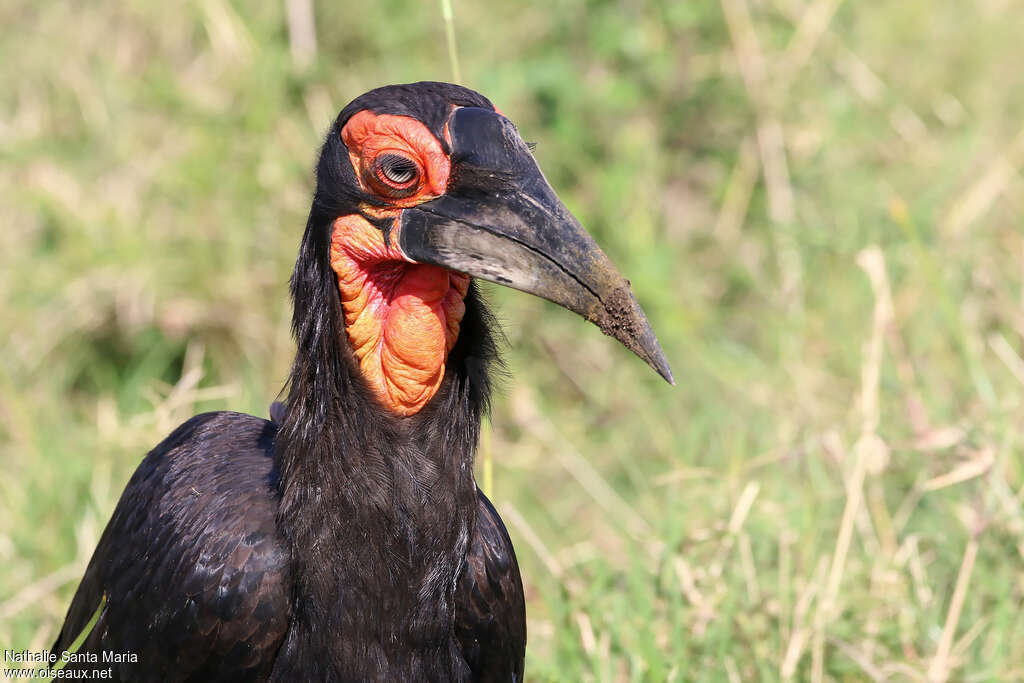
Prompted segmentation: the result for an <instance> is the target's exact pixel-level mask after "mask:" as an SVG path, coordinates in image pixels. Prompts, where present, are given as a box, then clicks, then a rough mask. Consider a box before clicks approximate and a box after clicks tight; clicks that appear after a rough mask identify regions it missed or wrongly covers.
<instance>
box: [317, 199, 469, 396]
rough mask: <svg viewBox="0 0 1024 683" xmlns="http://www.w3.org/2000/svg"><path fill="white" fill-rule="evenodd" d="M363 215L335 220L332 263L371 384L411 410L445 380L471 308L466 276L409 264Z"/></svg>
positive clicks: (352, 340) (354, 343)
mask: <svg viewBox="0 0 1024 683" xmlns="http://www.w3.org/2000/svg"><path fill="white" fill-rule="evenodd" d="M394 239H395V238H394V236H392V244H391V245H385V244H384V236H383V235H382V234H381V232H380V230H378V229H377V228H375V227H374V226H373V225H372V224H371V223H370V222H369V221H367V220H366V219H365V218H363V217H362V216H358V215H352V216H342V217H341V218H338V219H337V220H336V221H335V222H334V231H333V234H332V236H331V267H332V268H333V270H334V272H335V274H336V275H337V277H338V289H339V290H340V292H341V306H342V309H343V310H344V312H345V331H346V333H347V334H348V340H349V343H350V344H351V345H352V350H353V351H354V352H355V355H356V358H357V359H358V360H359V368H360V370H361V371H362V373H363V378H364V379H365V380H366V383H367V385H369V387H370V388H371V389H372V390H373V392H374V394H376V396H377V400H379V401H380V402H381V403H382V404H383V405H384V406H386V407H387V408H388V409H390V410H391V411H392V412H394V413H396V414H398V415H413V414H415V413H417V412H419V411H420V409H421V408H423V406H425V405H426V404H427V402H428V401H430V399H431V398H433V396H434V394H435V393H437V390H438V388H439V387H440V386H441V380H442V379H444V370H445V363H446V361H447V359H448V353H449V352H450V351H451V350H452V347H454V346H455V341H456V339H457V338H458V336H459V324H460V323H461V322H462V316H463V314H464V313H465V312H466V306H465V303H464V301H463V299H464V298H465V296H466V291H467V289H468V288H469V276H468V275H464V274H462V273H456V272H453V271H450V270H446V269H445V268H440V267H438V266H431V265H425V264H419V263H410V262H409V261H407V260H405V258H404V257H403V256H402V254H401V252H399V251H398V249H397V248H395V246H394Z"/></svg>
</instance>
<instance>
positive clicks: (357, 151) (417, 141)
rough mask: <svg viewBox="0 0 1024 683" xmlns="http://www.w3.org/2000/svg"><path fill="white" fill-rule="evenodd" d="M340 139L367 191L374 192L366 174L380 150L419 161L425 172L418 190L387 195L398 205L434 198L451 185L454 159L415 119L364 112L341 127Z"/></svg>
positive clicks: (394, 204)
mask: <svg viewBox="0 0 1024 683" xmlns="http://www.w3.org/2000/svg"><path fill="white" fill-rule="evenodd" d="M341 139H342V141H343V142H344V143H345V147H347V148H348V156H349V159H350V160H351V162H352V168H354V169H356V177H357V178H358V180H359V184H360V186H361V187H362V188H363V189H364V190H366V191H367V192H371V193H372V192H373V188H371V187H367V186H366V184H365V181H364V180H363V173H364V172H365V171H368V170H371V169H372V166H373V161H374V159H376V158H377V156H378V155H380V154H381V153H383V152H391V153H394V154H401V155H403V156H407V157H409V158H411V159H413V160H414V161H415V162H416V163H417V164H419V167H420V169H421V170H422V171H423V177H422V178H421V179H420V186H419V189H418V190H417V191H416V192H415V193H414V194H412V195H410V196H408V197H403V198H401V199H391V198H385V199H387V201H388V202H389V203H390V204H391V205H392V206H393V207H395V208H406V207H410V206H416V205H417V204H420V203H422V202H425V201H429V200H431V199H435V198H437V197H440V196H441V195H442V194H444V192H445V190H446V189H447V188H448V176H449V174H450V173H451V162H450V161H449V160H448V156H447V155H446V154H445V153H444V150H443V149H441V143H440V142H438V140H437V138H436V137H434V134H433V133H431V132H430V131H429V130H428V129H427V127H426V126H425V125H423V124H422V123H421V122H419V121H417V120H416V119H414V118H411V117H409V116H396V115H394V114H374V113H373V112H372V111H361V112H359V113H358V114H356V115H355V116H353V117H352V118H350V119H349V120H348V123H346V124H345V127H344V128H342V129H341ZM371 172H372V171H371Z"/></svg>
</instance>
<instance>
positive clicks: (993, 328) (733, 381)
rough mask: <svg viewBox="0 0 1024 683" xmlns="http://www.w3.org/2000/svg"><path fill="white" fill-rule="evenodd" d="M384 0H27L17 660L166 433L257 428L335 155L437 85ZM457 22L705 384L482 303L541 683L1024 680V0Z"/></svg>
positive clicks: (1, 338) (2, 277)
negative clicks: (223, 417)
mask: <svg viewBox="0 0 1024 683" xmlns="http://www.w3.org/2000/svg"><path fill="white" fill-rule="evenodd" d="M358 5H360V6H353V7H345V8H342V7H341V3H328V2H316V3H315V8H314V13H313V17H314V22H315V33H314V34H313V35H314V36H315V45H314V43H313V42H311V40H310V37H309V34H308V32H303V31H302V30H301V29H302V26H303V22H302V21H301V10H302V8H303V7H304V3H303V2H302V1H301V0H290V1H289V2H284V3H283V2H280V1H269V0H267V1H257V2H245V3H243V2H235V1H233V0H231V1H229V0H191V1H188V2H183V3H167V2H152V1H147V2H137V3H113V2H91V3H80V2H70V1H62V0H55V1H53V2H37V1H34V0H5V2H3V3H2V4H0V24H2V25H3V26H4V27H5V29H4V31H3V32H2V34H0V197H2V201H0V225H2V229H0V300H2V301H3V305H2V314H0V345H2V347H0V464H2V467H3V475H4V476H3V477H0V648H15V649H22V648H30V649H37V650H38V649H42V648H44V647H46V646H48V645H49V644H50V643H51V642H52V640H53V638H54V636H55V634H56V633H57V631H58V630H59V625H60V623H61V620H62V619H63V614H64V611H65V609H66V607H67V604H68V601H69V600H70V597H71V595H72V593H73V591H74V588H75V586H76V585H77V580H78V578H79V577H80V575H81V572H82V570H83V568H84V566H85V563H86V562H87V561H88V558H89V556H90V553H91V551H92V548H93V547H94V545H95V543H96V541H97V539H98V536H99V534H100V532H101V531H102V528H103V526H104V524H105V523H106V520H107V519H108V518H109V516H110V514H111V512H112V510H113V507H114V505H115V503H116V501H117V497H118V495H119V492H120V490H121V489H122V487H123V485H124V484H125V482H126V481H127V479H128V477H129V476H130V474H131V472H132V471H133V469H134V467H135V466H136V464H137V463H138V462H139V460H140V458H141V457H142V455H143V454H144V453H145V452H146V451H147V450H148V449H149V448H151V447H152V446H153V445H155V444H156V443H157V442H158V441H159V440H160V439H161V438H163V436H165V435H166V434H167V433H168V432H169V431H170V430H171V429H172V428H173V427H174V426H176V425H177V424H178V423H180V422H181V421H183V420H184V419H186V418H187V417H188V416H190V415H192V414H193V413H195V412H197V411H202V410H211V409H220V408H231V409H234V410H243V411H248V412H252V413H255V414H257V415H265V414H266V408H267V405H268V404H269V402H270V401H271V400H272V399H273V398H274V396H275V395H276V393H277V391H278V390H279V388H280V386H281V384H282V382H283V380H284V378H285V373H286V369H287V367H288V363H289V361H290V359H291V355H292V349H293V347H292V342H291V340H290V339H289V334H288V316H289V302H288V299H287V292H286V282H287V278H288V275H289V273H290V268H291V265H292V263H293V261H294V257H295V253H296V248H297V245H298V241H299V238H300V236H301V231H302V228H303V225H304V220H305V215H306V212H307V211H308V204H309V197H310V192H311V187H312V178H311V171H310V169H311V167H312V163H313V158H314V154H315V151H316V149H317V148H318V145H319V143H320V140H321V136H322V134H323V132H324V131H325V130H326V128H327V126H328V124H329V122H330V120H331V119H332V117H333V116H334V115H335V114H336V113H337V111H338V110H339V109H340V108H341V107H342V106H343V105H344V104H345V103H346V102H347V101H348V100H350V99H351V98H353V97H354V96H356V95H358V94H359V93H361V92H363V91H365V90H367V89H369V88H371V87H375V86H378V85H381V84H385V83H390V82H403V81H411V80H419V79H449V78H451V73H452V72H451V67H450V63H449V59H448V52H447V45H446V39H445V24H444V21H443V19H442V13H441V9H440V7H439V6H438V5H435V4H433V3H418V2H408V3H405V2H379V3H365V4H363V3H358ZM289 8H290V9H291V10H292V11H293V12H294V11H296V10H299V12H298V14H293V18H292V21H291V28H292V31H291V32H290V31H289V19H288V16H289V15H288V9H289ZM454 10H455V12H454V29H455V35H456V39H457V46H458V51H459V55H460V65H461V71H462V76H463V81H464V83H465V84H467V85H469V86H471V87H473V88H475V89H478V90H480V91H481V92H483V93H485V94H487V95H488V96H489V97H490V98H491V99H492V100H493V101H494V102H495V103H497V104H498V106H499V107H500V108H501V109H502V110H503V111H504V112H506V113H507V114H508V115H509V116H510V117H511V118H512V119H513V120H514V121H516V123H517V124H518V126H519V128H520V131H521V132H522V133H523V136H524V137H525V138H526V139H528V140H531V141H536V142H537V143H538V147H537V151H536V155H537V157H538V159H539V161H540V163H541V166H542V167H543V168H544V169H545V171H546V173H547V175H548V177H549V179H550V180H551V182H552V184H553V185H554V187H555V188H556V189H557V190H558V191H559V192H560V194H561V195H562V197H563V199H564V200H565V201H566V203H567V204H568V205H569V207H570V208H571V209H572V210H573V211H574V212H575V213H576V214H577V216H578V217H579V218H580V219H581V221H582V222H583V223H584V225H586V226H588V228H589V229H590V230H591V232H592V233H594V235H595V236H596V237H597V239H598V241H599V242H600V243H601V244H602V245H603V246H604V247H605V249H606V251H607V252H608V253H609V254H610V255H611V256H612V258H613V260H615V261H616V263H617V264H618V265H619V266H620V268H621V270H622V271H623V272H624V273H625V274H626V275H627V277H629V278H630V279H631V280H632V281H633V286H634V289H635V291H636V293H637V296H638V297H639V299H640V300H641V303H642V304H643V305H644V306H645V308H646V309H647V311H648V313H649V316H650V318H651V321H652V323H653V325H654V327H655V329H656V331H657V332H658V334H659V337H660V339H661V341H662V344H663V346H664V348H665V351H666V353H667V355H668V357H669V359H670V361H671V362H672V365H673V369H674V371H675V375H676V377H677V380H678V383H679V385H678V386H677V387H675V388H671V387H668V386H667V385H665V384H664V383H662V382H661V380H660V379H658V378H657V377H656V376H655V375H654V374H653V373H652V372H650V370H648V369H647V368H646V367H645V366H644V365H643V364H642V363H640V362H639V361H637V360H636V359H635V358H632V357H631V356H630V355H629V354H628V353H627V352H625V351H624V350H623V349H622V348H619V347H618V346H617V345H616V344H615V343H613V342H612V341H611V340H609V339H608V338H605V337H603V336H602V335H601V334H599V333H598V332H597V330H595V329H594V328H592V327H590V326H588V325H587V324H585V323H584V322H582V321H581V320H578V319H576V318H575V317H574V316H572V315H570V314H568V313H565V312H564V311H561V310H560V309H557V308H556V307H554V306H552V305H549V304H546V303H545V302H542V301H540V300H537V299H533V298H531V297H528V296H525V295H522V294H519V293H516V292H510V291H505V290H500V289H498V288H489V290H488V291H489V293H490V295H491V299H492V300H493V301H494V302H495V303H496V305H497V308H498V311H499V313H500V316H501V318H502V319H503V320H504V321H505V331H506V333H507V336H508V340H509V344H508V347H507V349H506V353H505V355H506V358H507V360H508V363H509V367H510V370H511V377H510V378H509V379H508V380H507V381H506V382H505V384H504V386H503V390H502V392H501V394H500V397H499V399H498V401H497V405H496V409H495V414H494V416H493V420H492V425H493V426H492V428H491V430H490V432H489V438H488V440H487V442H486V443H485V448H486V449H487V450H488V451H489V452H490V453H491V455H492V459H493V482H492V483H491V484H490V486H489V488H490V490H489V491H488V493H489V494H490V495H491V498H492V499H493V500H495V502H496V503H497V505H498V507H499V509H500V511H501V513H502V515H503V516H504V519H505V521H506V524H507V525H508V526H509V529H510V532H511V535H512V538H513V541H514V542H515V544H516V547H517V549H518V554H519V558H520V562H521V565H522V569H523V575H524V580H525V583H526V588H527V594H528V600H529V605H528V613H529V631H530V642H529V652H528V663H527V671H528V677H529V678H530V679H531V680H668V679H672V680H709V681H718V680H729V681H747V680H758V679H763V680H777V679H796V680H813V681H821V680H837V681H838V680H842V681H846V680H865V679H873V680H944V679H951V680H969V681H989V680H999V681H1009V680H1024V645H1022V643H1024V610H1022V609H1021V606H1022V602H1024V508H1022V501H1024V460H1022V456H1021V454H1022V447H1024V444H1022V436H1024V431H1022V420H1021V418H1022V410H1024V360H1022V358H1021V351H1022V349H1024V307H1022V305H1024V234H1022V230H1021V228H1022V219H1021V215H1022V214H1024V177H1022V172H1024V168H1022V167H1024V129H1022V122H1024V69H1022V68H1021V63H1022V61H1024V48H1022V46H1021V36H1022V35H1024V11H1021V10H1022V7H1021V4H1020V3H1019V2H1014V1H1013V0H978V1H977V2H973V3H959V2H943V1H938V2H935V1H927V0H908V1H907V2H902V3H895V2H889V3H879V2H862V3H853V2H847V3H840V2H839V1H838V0H720V1H719V2H706V3H692V2H677V1H674V0H663V1H661V2H644V1H640V0H623V1H621V2H611V1H605V0H593V1H588V2H584V1H582V0H551V1H550V2H544V3H536V4H528V5H527V4H522V5H520V4H513V3H470V2H468V1H466V0H457V2H456V4H455V7H454ZM480 478H481V480H483V475H481V477H480Z"/></svg>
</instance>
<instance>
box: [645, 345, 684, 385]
mask: <svg viewBox="0 0 1024 683" xmlns="http://www.w3.org/2000/svg"><path fill="white" fill-rule="evenodd" d="M645 360H647V364H648V365H650V366H651V369H653V370H654V371H655V372H656V373H658V374H659V375H660V376H661V378H662V379H663V380H665V381H666V382H668V383H669V384H671V385H672V386H675V385H676V378H675V377H674V376H673V375H672V368H670V367H669V365H668V359H667V358H665V353H664V352H663V351H662V350H661V347H660V346H659V347H658V348H657V350H656V353H653V354H651V355H650V356H649V357H648V358H646V359H645Z"/></svg>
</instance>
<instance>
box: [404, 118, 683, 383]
mask: <svg viewBox="0 0 1024 683" xmlns="http://www.w3.org/2000/svg"><path fill="white" fill-rule="evenodd" d="M447 133H448V136H449V140H448V141H449V144H450V145H451V148H452V168H453V172H454V173H455V179H454V182H453V183H452V184H451V185H450V186H449V188H448V192H447V193H446V194H445V195H444V196H442V197H440V198H438V199H435V200H433V201H430V202H426V203H423V204H420V205H419V206H416V207H414V208H409V209H405V210H404V211H403V212H402V215H401V218H400V221H399V224H398V226H397V227H398V231H397V232H398V245H399V247H400V248H401V250H402V252H403V253H404V254H405V255H406V256H407V257H408V258H410V259H411V260H413V261H416V262H419V263H430V264H433V265H438V266H443V267H445V268H449V269H451V270H457V271H460V272H463V273H466V274H468V275H471V276H473V277H477V278H480V279H482V280H488V281H490V282H496V283H498V284H502V285H507V286H509V287H513V288H515V289H519V290H522V291H524V292H529V293H530V294H534V295H536V296H540V297H543V298H545V299H548V300H549V301H553V302H554V303H556V304H558V305H560V306H564V307H565V308H568V309H569V310H570V311H573V312H575V313H578V314H579V315H581V316H583V317H584V318H586V319H587V320H589V321H590V322H592V323H594V324H596V325H597V326H598V327H599V328H601V331H603V332H604V333H605V334H607V335H609V336H612V337H614V338H615V339H618V340H619V342H621V343H622V344H623V345H624V346H625V347H626V348H628V349H629V350H631V351H632V352H633V353H635V354H636V355H637V356H639V357H640V358H642V359H643V360H644V361H645V362H646V363H647V364H648V365H650V366H651V367H652V368H653V369H654V370H655V371H656V372H657V373H658V374H659V375H661V376H662V377H663V378H665V380H666V381H667V382H669V383H670V384H675V381H674V380H673V379H672V370H671V369H670V368H669V365H668V361H667V360H666V359H665V354H664V352H662V350H661V347H660V346H659V345H658V340H657V339H656V338H655V336H654V331H653V330H651V326H650V324H649V323H648V322H647V317H646V316H645V315H644V312H643V310H642V309H641V308H640V304H638V303H637V301H636V298H635V297H634V296H633V293H632V291H631V290H630V287H629V281H628V280H626V279H625V278H623V277H622V276H621V275H620V274H619V272H618V271H617V270H616V269H615V266H614V265H612V262H611V261H610V260H609V259H608V257H607V256H605V254H604V252H603V251H601V248H600V247H598V246H597V243H596V242H594V239H593V238H592V237H591V236H590V235H589V234H588V233H587V231H586V230H584V229H583V226H581V225H580V223H579V221H577V220H576V218H575V217H574V216H573V215H572V214H571V213H569V210H568V209H567V208H565V206H564V205H563V204H562V202H561V201H560V200H559V199H558V196H557V195H556V194H555V192H554V190H552V189H551V185H549V184H548V181H547V179H545V178H544V174H543V173H541V170H540V168H538V166H537V162H536V161H534V158H533V155H532V154H531V153H530V150H529V149H528V148H527V146H526V143H524V142H523V140H522V138H520V136H519V133H518V132H517V131H516V129H515V126H513V125H512V123H511V122H510V121H509V120H508V119H506V118H505V117H504V116H501V115H500V114H497V113H496V112H493V111H490V110H487V109H479V108H474V107H462V108H459V109H456V110H455V111H454V113H453V114H452V116H451V118H449V120H448V127H447Z"/></svg>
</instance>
